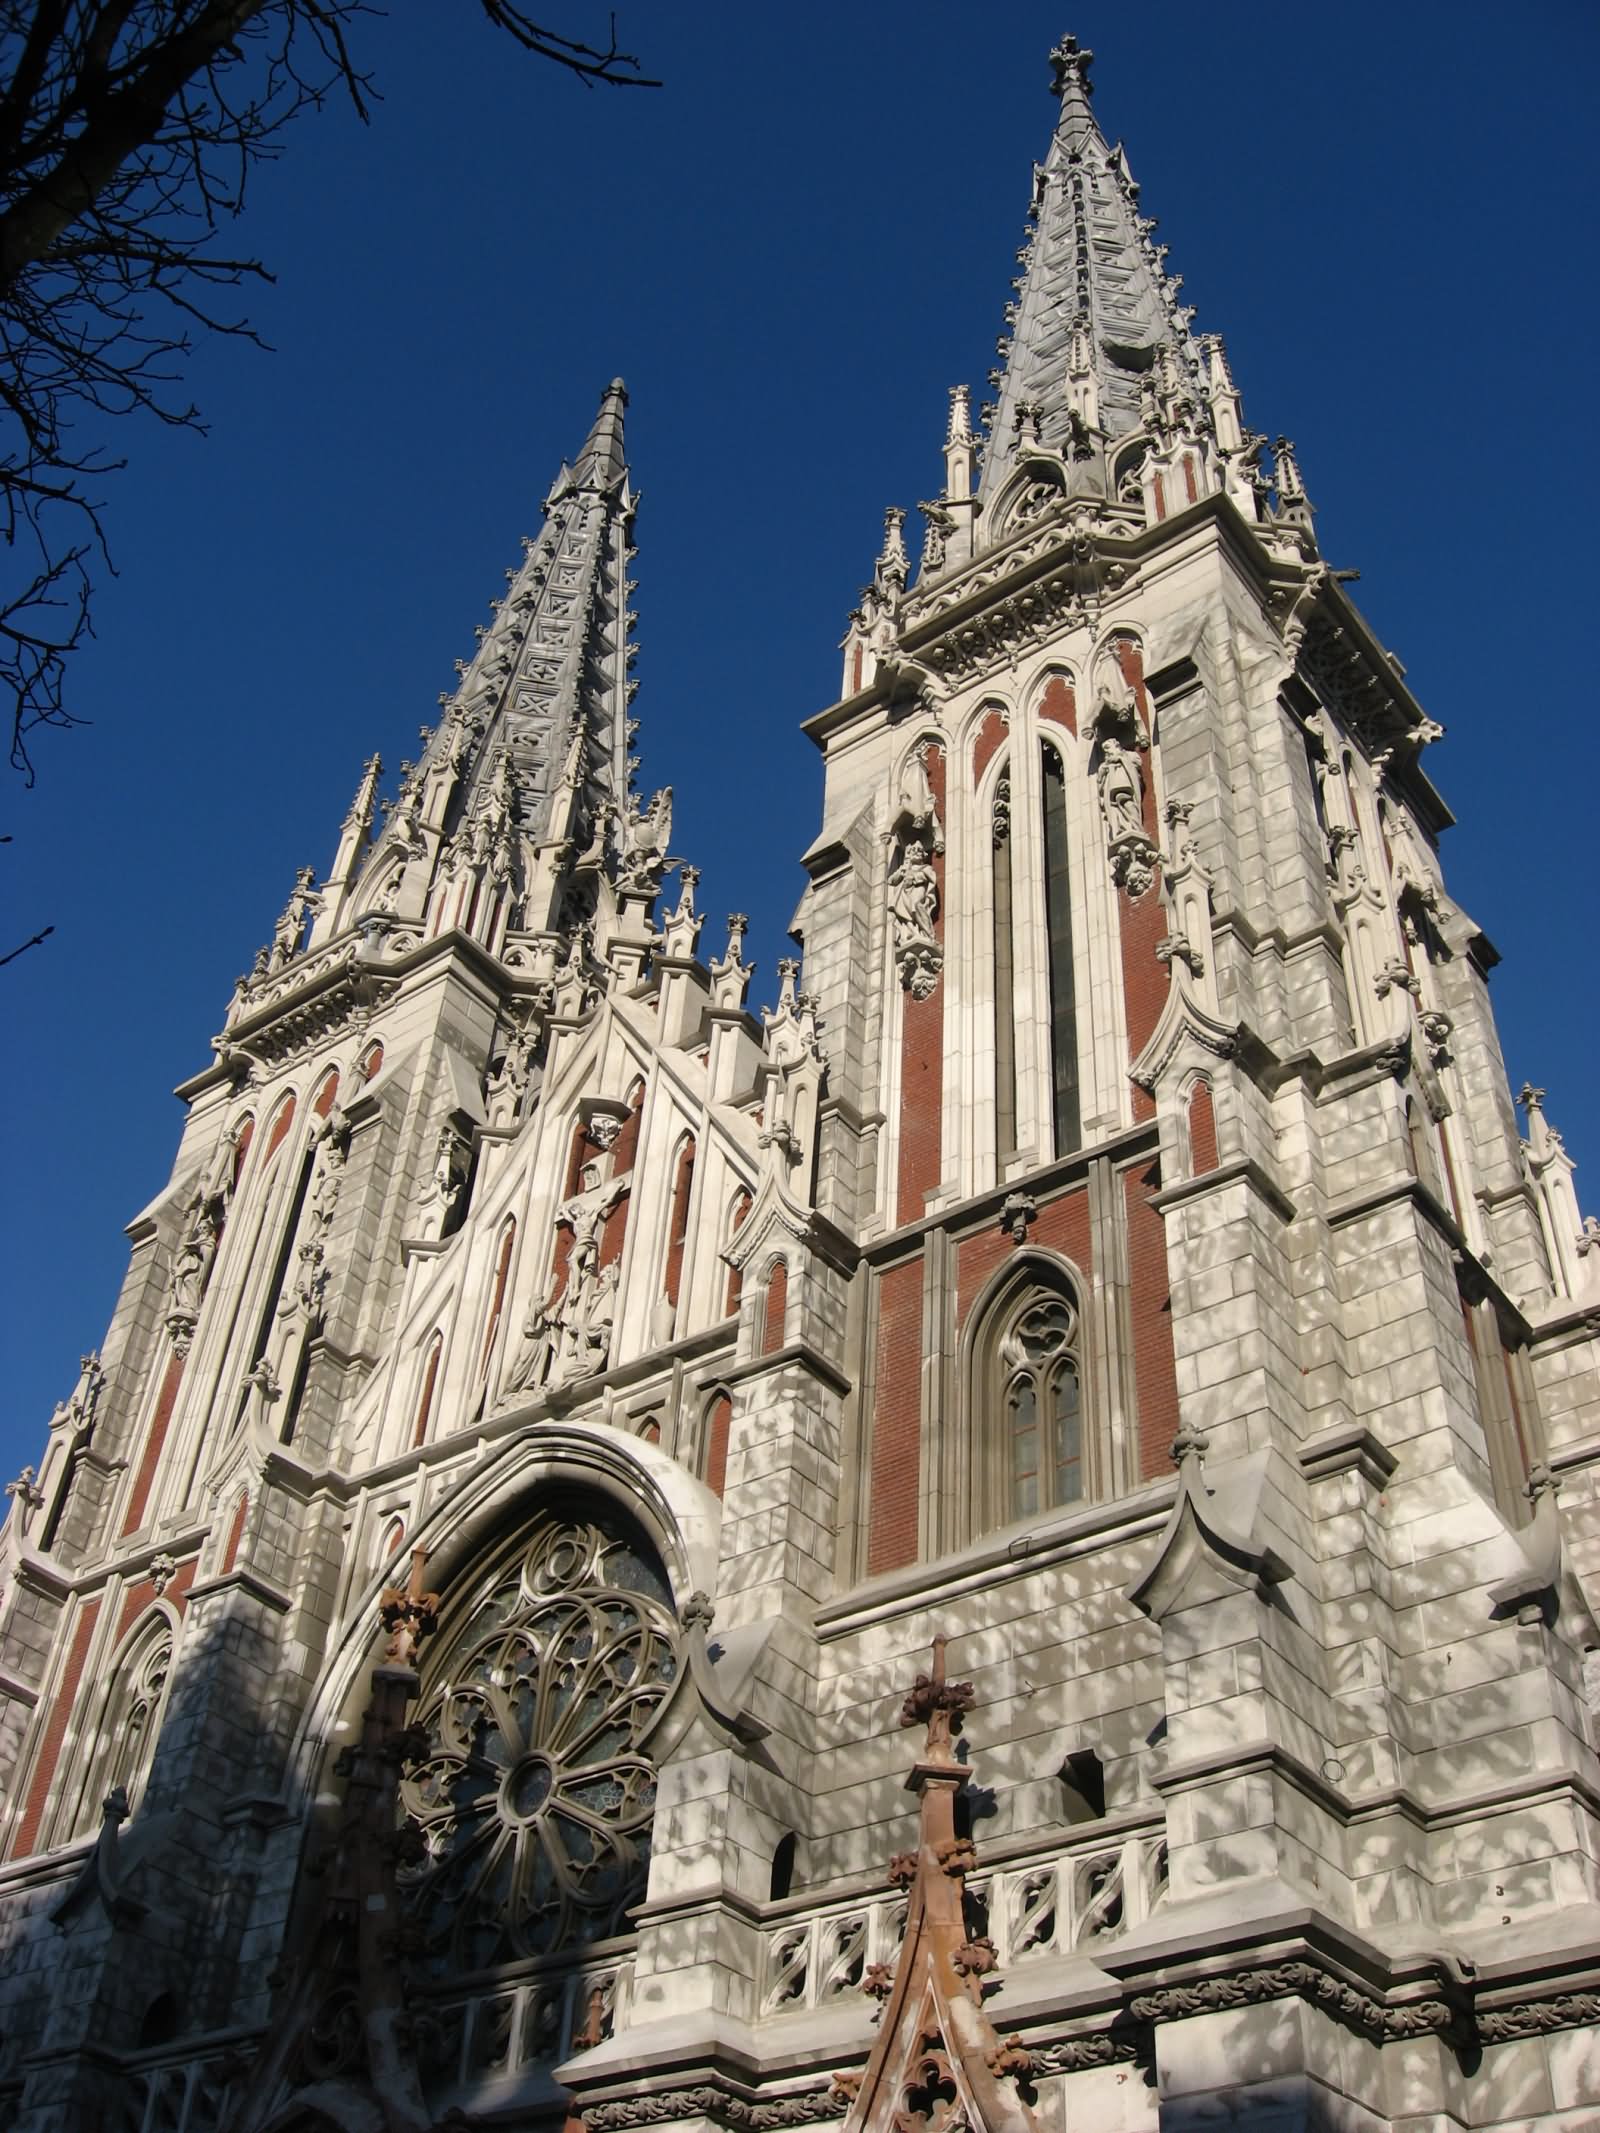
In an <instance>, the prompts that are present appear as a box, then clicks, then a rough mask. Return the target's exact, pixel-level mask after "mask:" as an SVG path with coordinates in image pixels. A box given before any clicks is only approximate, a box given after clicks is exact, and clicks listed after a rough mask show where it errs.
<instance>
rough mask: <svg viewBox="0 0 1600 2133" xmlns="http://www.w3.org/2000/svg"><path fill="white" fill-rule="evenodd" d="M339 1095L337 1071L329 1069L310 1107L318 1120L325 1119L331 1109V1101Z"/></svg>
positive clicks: (335, 1068) (334, 1068)
mask: <svg viewBox="0 0 1600 2133" xmlns="http://www.w3.org/2000/svg"><path fill="white" fill-rule="evenodd" d="M338 1093H339V1069H338V1068H337V1067H330V1068H329V1069H328V1073H327V1077H326V1079H325V1080H324V1081H323V1084H322V1087H321V1088H320V1089H318V1091H317V1100H316V1102H315V1103H314V1104H313V1105H312V1106H311V1108H312V1110H313V1111H315V1112H316V1114H317V1116H318V1118H326V1117H327V1115H328V1113H329V1112H330V1111H331V1110H332V1109H333V1100H334V1098H335V1097H336V1096H337V1095H338Z"/></svg>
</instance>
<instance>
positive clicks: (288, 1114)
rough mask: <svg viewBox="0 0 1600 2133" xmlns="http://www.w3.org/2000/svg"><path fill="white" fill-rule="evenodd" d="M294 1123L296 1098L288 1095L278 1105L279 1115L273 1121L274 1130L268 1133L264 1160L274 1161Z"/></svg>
mask: <svg viewBox="0 0 1600 2133" xmlns="http://www.w3.org/2000/svg"><path fill="white" fill-rule="evenodd" d="M293 1124H294V1098H293V1097H292V1096H286V1097H285V1098H284V1099H283V1102H282V1103H281V1104H279V1106H278V1111H277V1116H276V1117H275V1118H274V1119H273V1121H272V1131H271V1132H270V1133H269V1134H268V1135H267V1152H266V1155H265V1156H264V1157H263V1161H264V1162H268V1163H270V1162H271V1161H272V1158H273V1157H274V1156H275V1155H276V1154H277V1152H278V1150H279V1149H280V1148H281V1147H282V1146H283V1142H284V1136H285V1135H286V1134H287V1133H288V1131H289V1128H290V1127H291V1126H292V1125H293Z"/></svg>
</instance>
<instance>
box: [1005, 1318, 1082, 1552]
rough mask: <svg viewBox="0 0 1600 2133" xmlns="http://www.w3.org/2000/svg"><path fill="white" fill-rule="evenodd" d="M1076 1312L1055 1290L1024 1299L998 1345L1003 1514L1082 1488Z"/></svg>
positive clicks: (1055, 1502)
mask: <svg viewBox="0 0 1600 2133" xmlns="http://www.w3.org/2000/svg"><path fill="white" fill-rule="evenodd" d="M1076 1321H1077V1314H1076V1313H1075V1312H1074V1311H1073V1310H1072V1308H1071V1306H1070V1305H1069V1304H1067V1303H1066V1302H1065V1301H1063V1300H1062V1299H1061V1298H1059V1297H1051V1298H1049V1299H1047V1300H1046V1301H1044V1302H1041V1303H1034V1304H1031V1305H1030V1306H1029V1307H1028V1309H1027V1310H1026V1311H1024V1312H1023V1313H1022V1314H1021V1315H1020V1316H1019V1317H1018V1319H1017V1321H1016V1323H1015V1324H1014V1325H1013V1327H1012V1329H1011V1331H1010V1332H1009V1333H1008V1334H1007V1335H1006V1338H1005V1340H1004V1342H1003V1343H1002V1346H1001V1354H1002V1358H1003V1360H1004V1362H1005V1365H1006V1380H1005V1394H1004V1397H1005V1417H1006V1442H1007V1449H1008V1458H1009V1469H1010V1475H1011V1515H1012V1517H1013V1518H1028V1517H1031V1516H1032V1515H1033V1513H1034V1512H1036V1511H1045V1510H1054V1509H1055V1508H1056V1507H1057V1506H1059V1505H1061V1504H1068V1503H1077V1502H1078V1501H1079V1500H1080V1499H1081V1497H1082V1496H1083V1492H1084V1490H1083V1397H1082V1387H1081V1385H1080V1383H1079V1379H1078V1358H1077V1355H1076V1353H1075V1351H1074V1347H1073V1340H1074V1336H1075V1334H1076V1332H1077V1322H1076Z"/></svg>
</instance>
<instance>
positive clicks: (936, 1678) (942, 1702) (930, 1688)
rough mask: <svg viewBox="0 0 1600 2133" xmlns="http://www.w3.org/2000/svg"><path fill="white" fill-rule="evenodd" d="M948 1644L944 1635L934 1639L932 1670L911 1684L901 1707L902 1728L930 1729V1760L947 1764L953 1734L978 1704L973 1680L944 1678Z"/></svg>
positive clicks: (920, 1675)
mask: <svg viewBox="0 0 1600 2133" xmlns="http://www.w3.org/2000/svg"><path fill="white" fill-rule="evenodd" d="M949 1641H950V1640H949V1639H948V1638H947V1637H945V1636H943V1635H940V1636H937V1637H935V1638H934V1640H933V1671H932V1673H931V1674H919V1675H918V1676H917V1678H916V1680H915V1681H913V1683H912V1684H911V1693H910V1694H909V1695H908V1696H907V1698H906V1700H905V1702H904V1703H903V1704H902V1705H901V1706H900V1723H901V1725H903V1726H920V1725H925V1726H926V1727H927V1729H928V1742H927V1754H928V1758H929V1760H930V1761H934V1760H938V1761H943V1762H948V1760H949V1759H950V1746H951V1735H952V1733H953V1732H954V1731H956V1730H957V1729H958V1728H959V1726H960V1724H961V1717H962V1713H963V1712H965V1711H968V1710H970V1709H971V1708H972V1706H973V1704H974V1703H975V1702H976V1701H977V1691H976V1690H975V1689H974V1688H973V1686H972V1683H971V1682H970V1681H949V1680H947V1679H946V1678H945V1663H944V1654H945V1646H946V1645H947V1644H948V1643H949Z"/></svg>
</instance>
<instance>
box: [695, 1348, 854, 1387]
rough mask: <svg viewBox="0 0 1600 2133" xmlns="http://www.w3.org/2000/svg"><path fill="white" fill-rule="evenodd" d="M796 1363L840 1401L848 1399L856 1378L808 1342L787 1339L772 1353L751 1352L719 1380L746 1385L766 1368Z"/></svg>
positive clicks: (780, 1367)
mask: <svg viewBox="0 0 1600 2133" xmlns="http://www.w3.org/2000/svg"><path fill="white" fill-rule="evenodd" d="M795 1363H798V1364H799V1366H800V1367H801V1369H802V1370H806V1371H809V1373H810V1374H811V1376H812V1377H814V1378H815V1379H817V1381H818V1383H819V1384H822V1385H825V1386H826V1387H827V1388H828V1390H829V1391H830V1392H833V1393H837V1394H838V1396H839V1398H840V1399H841V1400H844V1399H848V1398H849V1396H850V1394H851V1393H852V1392H854V1391H855V1380H854V1379H853V1378H849V1377H846V1375H845V1373H844V1372H843V1371H842V1370H841V1369H840V1368H839V1367H838V1365H837V1364H836V1363H830V1362H829V1361H828V1359H827V1357H826V1356H824V1355H820V1354H819V1353H818V1352H817V1350H816V1349H815V1348H813V1347H812V1346H811V1344H810V1343H809V1342H808V1341H787V1342H785V1344H784V1345H783V1347H781V1348H775V1349H774V1350H773V1351H772V1353H771V1355H752V1356H749V1357H747V1358H746V1360H745V1361H744V1362H742V1363H730V1364H729V1365H728V1367H727V1369H726V1370H724V1371H721V1372H720V1373H719V1374H718V1380H717V1382H718V1383H719V1384H721V1385H726V1386H729V1387H732V1386H735V1385H743V1384H745V1383H746V1382H747V1381H748V1380H749V1379H751V1378H755V1377H760V1376H761V1374H762V1372H763V1371H767V1370H782V1369H785V1368H787V1367H788V1366H789V1365H791V1364H795Z"/></svg>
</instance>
